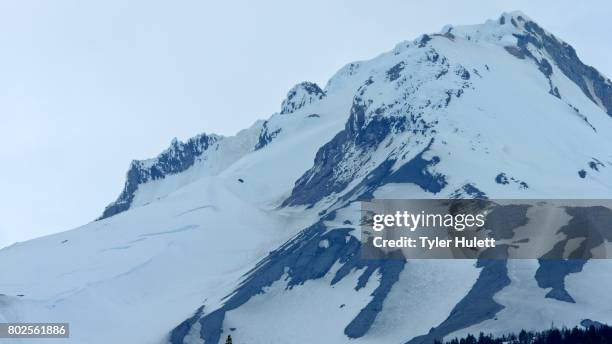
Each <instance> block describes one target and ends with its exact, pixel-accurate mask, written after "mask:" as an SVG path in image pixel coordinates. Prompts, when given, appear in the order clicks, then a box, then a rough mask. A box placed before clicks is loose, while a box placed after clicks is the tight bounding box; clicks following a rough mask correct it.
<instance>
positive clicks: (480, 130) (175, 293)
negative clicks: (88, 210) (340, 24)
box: [0, 12, 612, 344]
mask: <svg viewBox="0 0 612 344" xmlns="http://www.w3.org/2000/svg"><path fill="white" fill-rule="evenodd" d="M611 116H612V83H611V82H610V80H609V79H608V78H606V77H605V76H603V75H602V74H601V73H599V72H598V71H597V70H596V69H595V68H593V67H590V66H587V65H585V64H584V63H582V62H581V60H580V59H579V58H578V55H577V53H576V52H575V50H574V49H573V48H572V47H571V46H570V45H569V44H567V43H565V42H563V41H562V40H561V39H560V38H558V37H556V36H555V35H553V34H552V33H549V32H548V31H546V30H545V29H543V28H542V27H540V26H539V25H538V24H537V23H536V22H534V21H533V20H531V19H529V18H528V17H527V16H526V15H524V14H522V13H520V12H511V13H504V14H502V15H501V16H500V17H499V18H498V19H496V20H489V21H487V22H486V23H484V24H480V25H472V26H447V27H445V28H444V29H443V30H442V31H441V32H439V33H433V34H425V35H422V36H420V37H418V38H417V39H415V40H412V41H405V42H402V43H399V44H398V45H397V46H396V47H395V48H394V49H392V50H391V51H389V52H386V53H383V54H381V55H379V56H377V57H375V58H373V59H371V60H367V61H359V62H353V63H350V64H348V65H346V66H345V67H343V68H342V69H340V70H339V71H338V72H337V73H336V74H335V75H334V76H333V77H332V78H331V79H330V80H329V82H328V83H327V85H326V86H325V87H324V88H323V89H322V88H320V87H319V86H318V85H316V84H314V83H310V82H303V83H300V84H298V85H296V86H295V87H294V88H292V89H291V90H290V91H289V93H288V95H287V98H286V99H285V101H283V103H282V105H281V109H280V111H279V112H278V113H275V114H273V115H271V116H270V118H268V119H267V120H265V121H258V122H256V123H255V124H253V126H251V127H250V128H248V129H245V130H243V131H241V132H240V133H238V134H237V135H235V136H232V137H222V136H218V135H214V134H202V135H199V136H196V137H194V138H192V139H190V140H188V141H187V142H178V141H174V142H173V143H172V144H171V146H170V148H169V149H168V150H166V151H165V152H163V153H161V154H160V155H159V156H158V157H156V158H154V159H150V160H146V161H135V162H133V163H132V165H131V166H130V169H129V172H128V174H127V179H126V183H125V186H124V189H123V191H122V192H121V194H120V196H119V198H118V199H117V201H115V202H113V203H112V204H110V205H109V206H108V207H107V208H106V210H104V212H103V214H102V216H101V217H100V219H99V220H98V221H95V222H92V223H90V224H87V225H85V226H83V227H80V228H77V229H74V230H71V231H67V232H64V233H60V234H55V235H51V236H47V237H43V238H40V239H36V240H32V241H28V242H25V243H18V244H15V245H13V246H11V247H8V248H5V249H3V250H0V264H1V265H2V266H3V269H4V275H5V276H11V277H10V279H4V280H1V281H0V292H1V293H2V294H4V295H0V305H1V306H0V322H17V321H26V320H30V321H31V319H46V320H48V319H52V320H54V321H55V320H56V321H58V322H66V321H68V322H70V323H71V328H73V329H74V331H73V332H72V333H71V336H72V338H71V340H73V341H77V342H86V343H160V342H169V343H172V344H179V343H206V344H211V343H214V344H217V343H221V342H223V340H224V338H225V337H226V336H227V334H231V336H232V338H233V339H234V341H235V342H236V343H252V344H253V343H262V344H263V343H266V344H267V343H310V342H318V343H349V342H350V343H432V342H433V341H434V340H436V339H442V338H447V339H450V338H453V337H456V336H461V335H464V334H466V333H477V332H480V331H485V332H492V333H504V332H507V331H513V330H520V329H521V328H529V329H545V328H547V327H548V326H550V323H551V322H554V324H555V325H557V326H563V325H567V326H574V325H578V324H580V323H581V322H582V321H583V320H585V319H592V320H593V321H599V322H602V323H606V322H608V323H609V322H611V321H612V313H611V312H610V311H609V306H608V305H609V304H611V303H612V296H610V293H609V292H608V290H607V287H606V286H605V285H606V284H605V283H601V281H610V280H612V269H610V264H609V262H608V261H588V262H585V261H582V262H575V261H552V262H551V261H549V262H543V261H542V262H541V261H538V260H509V261H502V260H499V261H472V260H453V261H450V260H447V261H435V260H414V261H412V260H411V261H403V260H377V261H375V260H362V259H360V258H359V249H360V245H361V244H360V241H359V235H360V233H359V220H360V213H359V201H360V200H364V199H370V198H373V197H375V198H432V197H436V198H519V199H520V198H523V199H524V198H607V197H609V195H610V194H611V192H612V168H610V167H611V166H612V153H611V152H610V147H612V118H611ZM41 256H42V257H44V261H42V262H41V261H40V260H35V259H33V257H41ZM18 295H22V296H18ZM84 312H86V314H87V316H84V315H83V314H84ZM100 328H105V329H113V331H105V332H102V333H101V332H100V331H99V329H100ZM93 333H95V334H96V335H95V336H92V334H93Z"/></svg>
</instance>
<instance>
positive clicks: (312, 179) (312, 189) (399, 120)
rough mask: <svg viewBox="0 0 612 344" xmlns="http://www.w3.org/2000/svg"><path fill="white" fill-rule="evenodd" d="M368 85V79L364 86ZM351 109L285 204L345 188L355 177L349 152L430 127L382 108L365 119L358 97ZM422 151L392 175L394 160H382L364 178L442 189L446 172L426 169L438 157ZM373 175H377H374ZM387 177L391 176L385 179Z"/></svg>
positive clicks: (372, 181) (300, 202)
mask: <svg viewBox="0 0 612 344" xmlns="http://www.w3.org/2000/svg"><path fill="white" fill-rule="evenodd" d="M367 85H368V83H366V84H365V85H364V86H363V87H367ZM350 111H351V112H350V116H349V119H348V121H347V123H346V125H345V128H344V130H342V131H341V132H340V133H338V134H337V135H336V136H335V137H334V138H333V139H332V140H331V141H330V142H328V143H326V144H325V145H323V146H322V147H321V148H320V149H319V151H318V152H317V154H316V156H315V161H314V166H313V167H312V168H311V169H310V170H308V171H307V172H306V173H305V174H304V175H303V176H302V177H300V178H299V179H298V180H297V182H296V183H295V186H294V188H293V190H292V193H291V196H289V198H287V199H286V200H285V201H284V202H283V206H289V205H313V204H315V203H316V202H318V201H320V200H321V199H323V198H324V197H326V196H328V195H331V194H332V193H334V192H340V191H342V190H344V189H345V188H346V187H347V186H348V184H349V183H350V182H351V180H352V179H353V178H352V177H353V175H349V174H346V172H345V170H344V169H343V167H342V163H343V162H347V161H350V160H352V159H354V158H355V157H353V156H350V155H351V154H360V153H356V152H364V154H367V153H366V152H370V151H372V150H374V149H376V147H377V146H378V145H379V144H380V143H381V142H383V141H384V140H385V139H386V138H387V137H388V136H389V135H390V134H392V133H398V132H403V131H406V130H412V131H413V132H414V133H415V134H416V133H420V134H423V133H425V132H427V131H428V130H429V129H431V125H430V124H427V123H426V122H424V121H423V120H421V119H418V118H417V116H414V115H408V116H384V115H383V113H384V109H382V108H381V109H375V110H374V111H373V113H372V114H369V116H370V117H369V121H367V122H366V112H367V111H368V105H367V102H366V101H364V100H362V99H361V98H359V97H356V98H355V100H354V101H353V105H352V107H351V110H350ZM430 145H431V143H430ZM422 153H423V152H421V154H419V155H418V156H417V157H416V158H415V159H413V161H412V162H409V163H407V164H406V165H405V166H404V167H402V168H400V169H399V170H398V171H396V172H395V173H394V174H393V175H392V174H391V173H390V171H391V167H392V166H393V163H395V160H394V159H392V160H388V161H387V162H385V163H383V164H382V165H381V166H379V167H378V168H377V169H376V171H373V172H371V175H370V176H368V177H366V178H365V180H367V182H368V183H369V188H370V189H372V187H375V186H380V185H382V183H383V182H400V180H403V181H404V182H414V183H416V184H418V185H419V186H421V187H422V188H424V189H425V190H427V191H431V192H434V193H435V192H439V191H440V189H441V188H442V187H444V185H446V182H445V181H444V178H443V176H437V175H433V174H429V172H427V171H426V168H427V167H428V166H433V165H435V164H437V163H438V162H439V158H437V157H434V159H433V160H432V161H425V160H423V159H422V158H420V157H421V156H422ZM436 159H437V160H436ZM421 160H422V161H421ZM388 162H391V164H389V163H388ZM383 165H384V166H383ZM411 168H417V169H418V171H417V170H414V171H411V170H410V169H411ZM343 174H344V175H343ZM372 176H376V178H374V179H373V178H372ZM385 177H388V178H386V179H385Z"/></svg>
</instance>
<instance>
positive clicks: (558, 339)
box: [436, 324, 612, 344]
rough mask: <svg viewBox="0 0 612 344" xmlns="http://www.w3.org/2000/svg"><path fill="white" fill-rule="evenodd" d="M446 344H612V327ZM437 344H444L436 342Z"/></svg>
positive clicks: (472, 338) (525, 333) (482, 336)
mask: <svg viewBox="0 0 612 344" xmlns="http://www.w3.org/2000/svg"><path fill="white" fill-rule="evenodd" d="M444 343H445V344H612V327H610V326H607V325H603V324H601V325H599V324H598V325H597V326H590V327H588V328H584V327H580V328H579V327H574V328H571V329H569V328H562V329H550V330H545V331H539V332H538V331H525V330H522V331H521V332H520V333H518V334H509V335H504V336H501V337H495V336H493V335H491V334H488V335H487V334H484V333H482V332H481V333H480V335H478V337H476V336H474V335H471V334H470V335H468V336H467V337H465V338H461V339H457V338H455V339H453V340H450V341H446V342H444ZM436 344H442V343H441V342H440V341H436Z"/></svg>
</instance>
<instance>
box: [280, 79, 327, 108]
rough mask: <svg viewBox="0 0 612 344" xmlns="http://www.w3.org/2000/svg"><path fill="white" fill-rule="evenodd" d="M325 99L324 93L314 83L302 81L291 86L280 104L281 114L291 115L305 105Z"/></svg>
mask: <svg viewBox="0 0 612 344" xmlns="http://www.w3.org/2000/svg"><path fill="white" fill-rule="evenodd" d="M323 97H325V92H324V91H323V90H322V89H321V88H320V87H319V85H317V84H316V83H314V82H309V81H303V82H301V83H299V84H297V85H295V86H293V87H292V88H291V89H290V90H289V92H288V93H287V98H285V100H283V103H282V104H281V114H289V113H293V112H295V111H297V110H299V109H301V108H302V107H304V106H305V105H308V104H311V103H313V102H316V101H317V100H320V99H322V98H323Z"/></svg>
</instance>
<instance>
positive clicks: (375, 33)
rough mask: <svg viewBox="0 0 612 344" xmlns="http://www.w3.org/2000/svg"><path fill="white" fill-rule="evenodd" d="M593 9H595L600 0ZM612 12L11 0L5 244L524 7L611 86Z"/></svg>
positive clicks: (556, 5)
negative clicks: (457, 29) (146, 169)
mask: <svg viewBox="0 0 612 344" xmlns="http://www.w3.org/2000/svg"><path fill="white" fill-rule="evenodd" d="M587 4H588V5H587ZM611 8H612V2H610V1H609V0H602V1H588V2H577V1H575V0H574V1H560V0H554V1H541V0H540V1H533V0H529V1H518V0H517V1H492V0H481V1H466V0H463V1H457V0H453V1H440V0H438V1H383V0H381V1H357V0H346V1H335V0H321V1H318V0H317V1H312V0H310V1H287V0H282V1H262V0H258V1H249V0H247V1H218V2H217V3H214V4H213V3H212V2H208V1H151V0H147V1H125V0H119V1H111V0H104V1H95V2H94V1H82V0H74V1H61V0H54V1H48V0H41V1H27V0H17V1H8V0H2V1H0V49H1V50H0V51H1V53H0V119H1V121H0V147H1V148H0V161H1V164H2V166H1V167H2V168H0V190H1V191H2V194H1V197H0V215H1V216H0V247H2V246H5V245H8V244H11V243H13V242H15V241H23V240H26V239H29V238H33V237H36V236H41V235H44V234H48V233H53V232H57V231H61V230H67V229H71V228H74V227H76V226H78V225H82V224H85V223H87V222H90V221H91V220H92V219H94V218H95V217H97V216H98V215H100V213H101V211H102V210H103V208H104V206H105V205H106V204H108V203H109V202H111V201H113V200H114V199H115V198H116V197H117V195H118V194H119V192H120V191H121V189H122V186H123V182H124V176H125V172H126V170H127V167H128V166H129V163H130V161H131V160H132V159H143V158H148V157H152V156H155V155H157V154H158V153H159V152H161V151H162V150H163V149H164V148H165V147H167V146H168V144H169V142H170V140H171V139H172V138H173V137H178V138H179V139H186V138H188V137H190V136H192V135H195V134H198V133H201V132H215V133H221V134H228V135H231V134H233V133H235V132H236V131H238V130H239V129H241V128H244V127H246V126H249V125H250V124H251V123H253V122H254V121H255V120H256V119H263V118H267V117H268V116H269V115H270V114H272V113H273V112H275V111H278V110H279V106H280V102H281V101H282V99H283V98H284V96H285V95H286V93H287V91H288V89H289V88H290V87H291V86H293V85H294V84H295V83H297V82H299V81H302V80H311V81H315V82H317V83H319V84H321V86H323V85H324V84H325V82H326V81H327V79H328V78H329V77H330V76H331V75H332V74H333V73H334V72H335V71H336V70H337V69H338V68H340V67H342V66H343V65H344V64H346V63H348V62H351V61H355V60H360V59H366V58H370V57H373V56H375V55H378V54H379V53H381V52H383V51H387V50H389V49H391V48H392V47H393V46H394V45H395V44H396V43H398V42H400V41H402V40H407V39H413V38H415V37H417V36H418V35H419V34H421V33H426V32H436V31H439V30H440V29H441V28H442V27H443V26H444V25H445V24H475V23H481V22H484V21H485V20H486V19H489V18H497V17H498V16H499V15H500V14H501V13H502V12H503V11H511V10H516V9H519V10H522V11H523V12H525V13H526V14H527V15H528V16H530V17H531V18H532V19H534V20H536V21H537V22H539V23H540V24H541V25H542V26H544V27H545V28H546V29H548V30H549V31H551V32H553V33H555V35H557V36H558V37H561V38H562V39H564V40H566V41H567V42H569V43H570V44H572V45H573V46H574V47H575V48H576V50H577V51H578V53H579V55H580V57H581V58H582V59H583V61H585V62H586V63H587V64H591V65H593V66H595V67H596V68H598V69H599V70H600V71H602V72H604V73H605V74H606V75H608V76H610V75H612V59H611V58H610V55H611V53H612V45H611V44H610V43H611V39H610V32H612V21H611V20H610V16H611V14H612V13H611V12H612V11H611Z"/></svg>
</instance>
